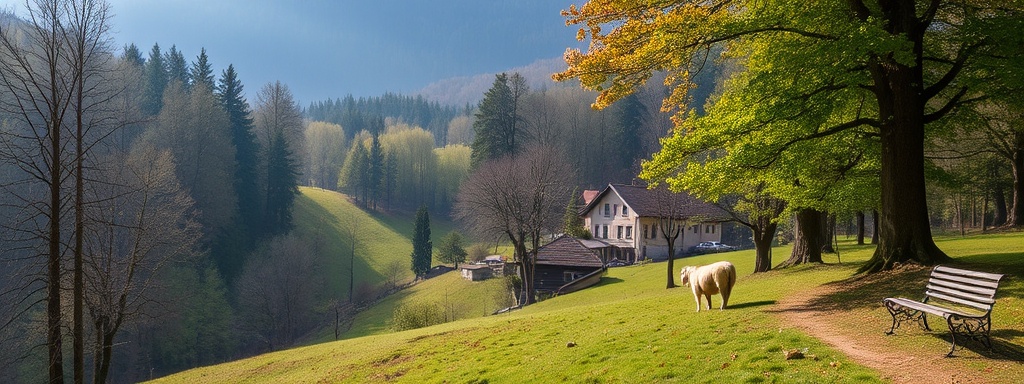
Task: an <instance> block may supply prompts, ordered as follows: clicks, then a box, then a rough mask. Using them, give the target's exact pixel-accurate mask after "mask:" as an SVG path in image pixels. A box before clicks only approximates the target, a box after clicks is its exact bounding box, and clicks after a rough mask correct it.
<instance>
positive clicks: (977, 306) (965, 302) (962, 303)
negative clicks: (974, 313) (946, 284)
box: [926, 291, 992, 312]
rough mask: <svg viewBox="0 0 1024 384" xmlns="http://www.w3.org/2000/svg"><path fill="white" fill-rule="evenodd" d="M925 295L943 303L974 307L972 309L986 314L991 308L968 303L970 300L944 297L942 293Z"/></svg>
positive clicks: (932, 292)
mask: <svg viewBox="0 0 1024 384" xmlns="http://www.w3.org/2000/svg"><path fill="white" fill-rule="evenodd" d="M926 294H927V295H928V296H929V297H933V298H936V299H940V300H945V301H948V302H951V303H957V304H961V305H966V306H968V307H974V308H977V309H980V310H982V311H985V312H988V311H991V310H992V306H991V305H981V304H978V303H975V302H973V301H970V300H964V299H961V298H958V297H953V296H949V295H944V294H942V293H938V292H934V291H929V292H927V293H926Z"/></svg>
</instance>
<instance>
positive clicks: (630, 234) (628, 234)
mask: <svg viewBox="0 0 1024 384" xmlns="http://www.w3.org/2000/svg"><path fill="white" fill-rule="evenodd" d="M626 238H627V239H632V238H633V226H632V225H627V226H626Z"/></svg>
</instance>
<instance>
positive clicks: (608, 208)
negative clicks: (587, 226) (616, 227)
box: [604, 204, 612, 217]
mask: <svg viewBox="0 0 1024 384" xmlns="http://www.w3.org/2000/svg"><path fill="white" fill-rule="evenodd" d="M611 208H612V207H611V205H610V204H605V205H604V216H605V217H608V216H611V215H612V211H611Z"/></svg>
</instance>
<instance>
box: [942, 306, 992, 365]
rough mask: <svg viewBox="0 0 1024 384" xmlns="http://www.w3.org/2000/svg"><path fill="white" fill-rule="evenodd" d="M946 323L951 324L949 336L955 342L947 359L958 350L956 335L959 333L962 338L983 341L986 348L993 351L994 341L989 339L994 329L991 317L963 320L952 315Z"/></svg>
mask: <svg viewBox="0 0 1024 384" xmlns="http://www.w3.org/2000/svg"><path fill="white" fill-rule="evenodd" d="M946 322H947V323H948V324H949V334H950V337H951V338H952V340H953V346H952V347H951V348H950V350H949V353H948V354H947V355H946V357H951V356H953V350H954V349H956V335H957V334H958V333H959V334H960V335H961V336H967V337H968V338H971V339H974V340H978V341H981V343H982V344H984V345H985V347H987V348H988V349H989V350H992V339H991V338H990V337H989V331H990V330H991V328H992V318H991V317H990V316H985V317H982V318H961V317H959V316H956V315H950V316H949V317H948V318H946ZM961 344H963V343H961Z"/></svg>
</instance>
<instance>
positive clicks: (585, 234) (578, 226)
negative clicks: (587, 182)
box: [562, 189, 591, 239]
mask: <svg viewBox="0 0 1024 384" xmlns="http://www.w3.org/2000/svg"><path fill="white" fill-rule="evenodd" d="M578 196H579V190H578V189H576V190H573V192H572V196H570V197H569V203H568V204H566V205H565V214H564V215H563V216H562V232H563V233H565V234H566V235H569V236H572V237H575V238H578V239H589V238H591V234H590V230H589V229H588V228H587V227H586V226H585V225H584V223H583V217H582V216H580V210H579V206H578V205H577V204H576V201H577V198H578Z"/></svg>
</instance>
